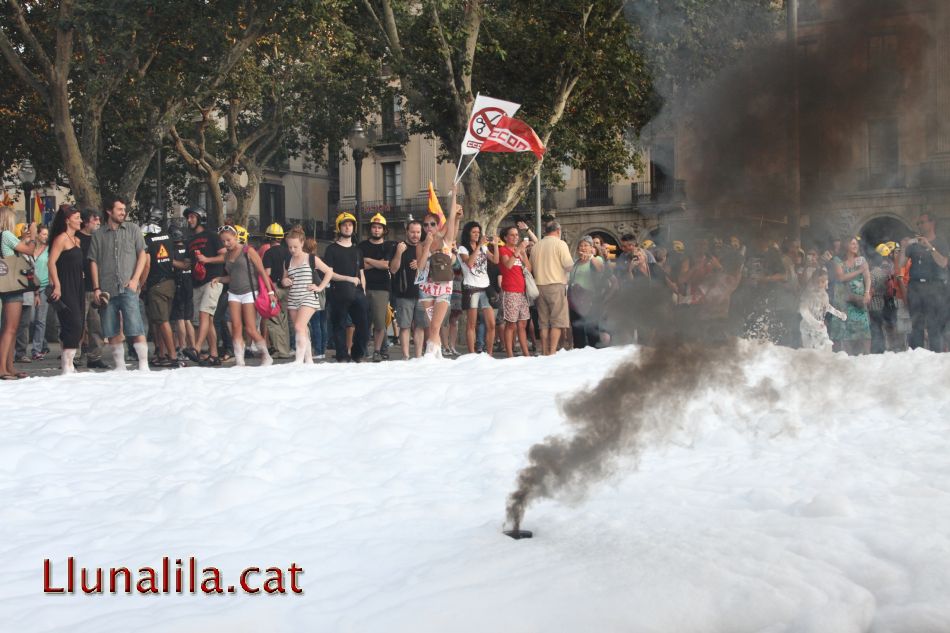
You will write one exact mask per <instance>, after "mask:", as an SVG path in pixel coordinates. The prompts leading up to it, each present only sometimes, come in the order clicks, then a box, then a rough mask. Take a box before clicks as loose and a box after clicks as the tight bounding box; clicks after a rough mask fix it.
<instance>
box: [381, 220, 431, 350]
mask: <svg viewBox="0 0 950 633" xmlns="http://www.w3.org/2000/svg"><path fill="white" fill-rule="evenodd" d="M420 239H422V222H420V221H419V220H410V221H409V224H407V225H406V241H405V242H399V244H397V245H396V252H395V254H394V255H393V258H392V260H390V262H389V272H390V273H392V276H393V297H395V299H396V326H397V327H398V328H399V343H400V345H401V346H402V357H403V359H405V360H409V358H410V357H409V334H410V332H411V333H412V337H413V340H414V341H415V346H416V358H420V357H421V356H422V344H423V343H424V342H425V328H426V325H428V324H427V323H426V313H425V310H423V309H422V306H420V305H419V286H417V285H416V274H417V272H418V269H419V267H418V266H417V265H416V246H417V245H418V244H419V240H420Z"/></svg>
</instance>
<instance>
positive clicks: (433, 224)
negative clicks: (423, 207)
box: [422, 222, 439, 226]
mask: <svg viewBox="0 0 950 633" xmlns="http://www.w3.org/2000/svg"><path fill="white" fill-rule="evenodd" d="M422 226H439V225H438V224H436V223H435V222H425V223H423V225H422Z"/></svg>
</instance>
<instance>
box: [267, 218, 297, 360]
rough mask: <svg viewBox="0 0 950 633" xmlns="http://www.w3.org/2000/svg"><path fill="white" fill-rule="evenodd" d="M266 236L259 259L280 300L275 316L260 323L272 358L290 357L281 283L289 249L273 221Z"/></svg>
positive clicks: (284, 296) (285, 306)
mask: <svg viewBox="0 0 950 633" xmlns="http://www.w3.org/2000/svg"><path fill="white" fill-rule="evenodd" d="M264 236H265V237H266V238H267V251H266V252H265V253H264V256H263V257H262V258H261V260H262V261H263V263H264V270H265V271H266V272H267V274H268V275H270V278H271V281H272V282H274V289H275V290H276V291H277V292H276V294H277V301H278V302H280V312H279V313H278V314H277V316H275V317H271V318H270V319H265V320H264V321H263V323H262V325H263V326H264V327H265V328H266V329H267V338H268V341H269V346H270V348H271V349H272V350H273V352H274V353H273V355H274V358H291V357H292V356H293V354H291V353H290V326H289V325H288V320H287V295H288V294H289V292H290V291H289V289H288V288H285V287H284V285H283V284H282V283H281V280H282V279H283V277H284V272H285V271H286V269H287V261H288V260H290V251H289V250H287V246H286V245H285V244H284V227H282V226H281V225H280V224H278V223H276V222H274V223H273V224H271V225H270V226H268V227H267V230H266V231H265V232H264Z"/></svg>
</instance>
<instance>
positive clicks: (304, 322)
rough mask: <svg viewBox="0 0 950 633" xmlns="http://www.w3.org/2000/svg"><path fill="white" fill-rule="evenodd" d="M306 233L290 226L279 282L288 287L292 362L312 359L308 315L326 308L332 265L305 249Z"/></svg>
mask: <svg viewBox="0 0 950 633" xmlns="http://www.w3.org/2000/svg"><path fill="white" fill-rule="evenodd" d="M305 240H306V235H304V232H303V231H301V230H300V229H297V228H295V229H292V230H291V231H290V232H289V233H288V234H287V237H286V238H284V243H285V244H286V245H287V250H289V251H290V259H288V260H287V265H286V266H285V267H284V270H285V272H284V278H283V280H282V281H281V283H282V284H283V285H284V287H285V288H290V292H289V293H288V294H287V313H288V314H289V315H290V320H291V321H292V322H293V324H294V332H295V333H296V358H295V359H294V363H296V364H300V363H307V364H311V363H313V350H312V348H311V346H310V318H311V317H312V316H313V315H314V313H315V312H317V311H318V310H324V309H326V305H325V300H324V297H325V295H324V294H323V290H324V289H325V288H326V287H327V285H329V283H330V279H332V278H333V269H332V268H330V267H329V266H327V265H326V263H324V261H323V260H322V259H320V258H319V257H317V256H316V255H311V254H309V253H306V252H304V250H303V245H304V241H305ZM318 270H319V271H320V272H321V273H323V277H322V279H320V280H317V279H314V277H315V276H316V271H318Z"/></svg>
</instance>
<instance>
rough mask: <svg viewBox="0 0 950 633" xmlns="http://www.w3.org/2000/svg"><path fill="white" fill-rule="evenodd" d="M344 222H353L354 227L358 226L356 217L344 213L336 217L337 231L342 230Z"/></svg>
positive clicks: (347, 212)
mask: <svg viewBox="0 0 950 633" xmlns="http://www.w3.org/2000/svg"><path fill="white" fill-rule="evenodd" d="M344 222H352V223H353V226H354V227H355V226H356V216H355V215H353V214H352V213H350V212H349V211H344V212H343V213H341V214H340V215H338V216H336V230H337V231H339V230H340V225H341V224H343V223H344Z"/></svg>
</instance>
